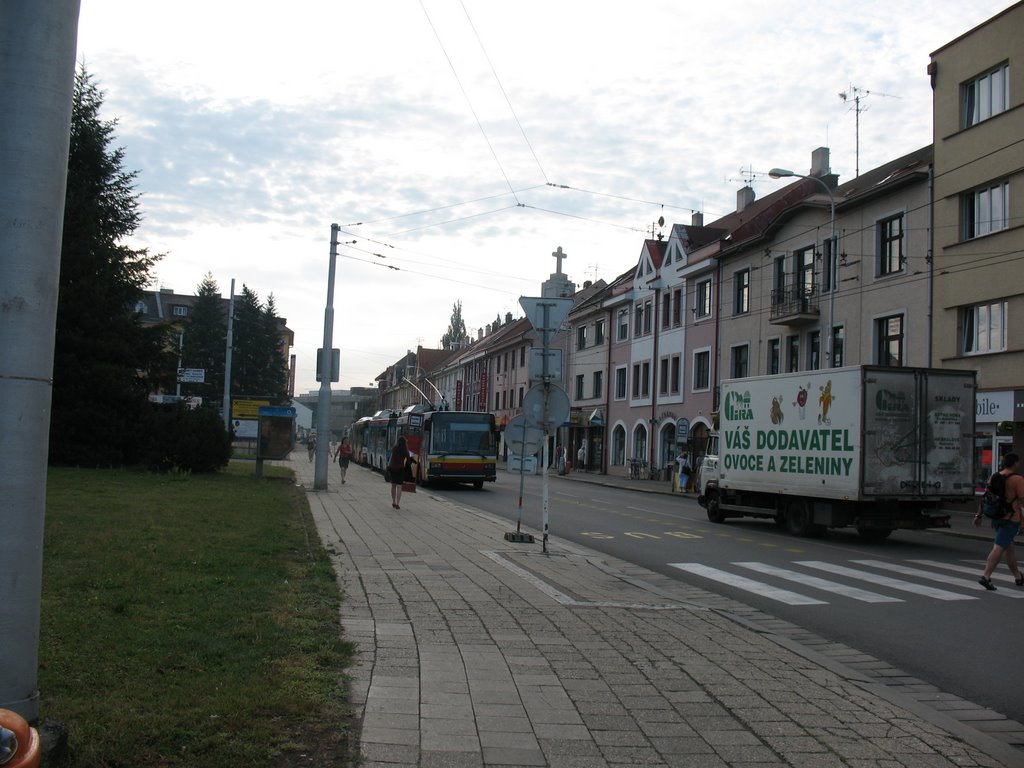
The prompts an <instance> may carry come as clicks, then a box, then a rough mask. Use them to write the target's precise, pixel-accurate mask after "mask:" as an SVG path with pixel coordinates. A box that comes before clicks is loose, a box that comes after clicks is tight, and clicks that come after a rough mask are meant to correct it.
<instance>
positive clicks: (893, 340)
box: [875, 315, 904, 368]
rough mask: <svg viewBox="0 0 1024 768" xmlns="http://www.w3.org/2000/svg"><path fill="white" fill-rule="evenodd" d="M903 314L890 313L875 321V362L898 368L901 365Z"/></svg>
mask: <svg viewBox="0 0 1024 768" xmlns="http://www.w3.org/2000/svg"><path fill="white" fill-rule="evenodd" d="M903 333H904V331H903V315H890V316H889V317H881V318H879V319H878V320H876V321H875V336H876V337H877V339H878V355H877V358H878V359H877V364H878V365H886V366H889V367H891V368H898V367H900V366H902V365H903V341H904V339H903Z"/></svg>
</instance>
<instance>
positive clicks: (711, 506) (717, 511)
mask: <svg viewBox="0 0 1024 768" xmlns="http://www.w3.org/2000/svg"><path fill="white" fill-rule="evenodd" d="M708 520H710V521H711V522H712V523H724V522H725V515H724V514H722V506H721V504H719V502H718V494H717V493H709V494H708Z"/></svg>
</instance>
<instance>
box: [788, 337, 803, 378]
mask: <svg viewBox="0 0 1024 768" xmlns="http://www.w3.org/2000/svg"><path fill="white" fill-rule="evenodd" d="M799 370H800V337H799V336H787V337H786V371H787V372H788V373H796V372H797V371H799Z"/></svg>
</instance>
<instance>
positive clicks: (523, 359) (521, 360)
mask: <svg viewBox="0 0 1024 768" xmlns="http://www.w3.org/2000/svg"><path fill="white" fill-rule="evenodd" d="M524 365H526V347H520V348H519V367H520V368H522V367H523V366H524Z"/></svg>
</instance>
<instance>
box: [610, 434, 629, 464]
mask: <svg viewBox="0 0 1024 768" xmlns="http://www.w3.org/2000/svg"><path fill="white" fill-rule="evenodd" d="M625 463H626V430H625V428H623V426H622V425H621V424H617V425H616V426H615V429H614V430H612V464H625Z"/></svg>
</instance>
